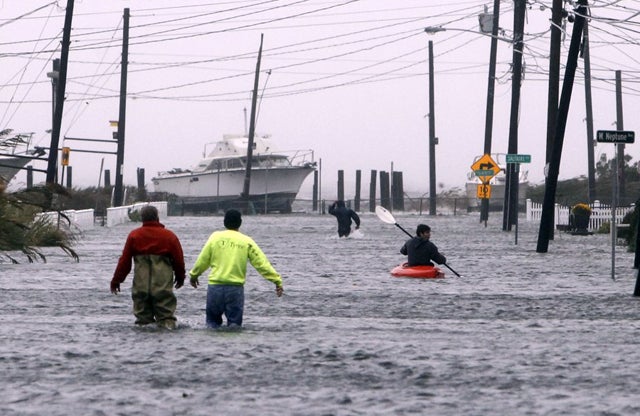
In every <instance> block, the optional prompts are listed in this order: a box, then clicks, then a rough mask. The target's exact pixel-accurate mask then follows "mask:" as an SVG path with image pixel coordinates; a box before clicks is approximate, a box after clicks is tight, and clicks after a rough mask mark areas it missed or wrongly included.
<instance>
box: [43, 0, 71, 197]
mask: <svg viewBox="0 0 640 416" xmlns="http://www.w3.org/2000/svg"><path fill="white" fill-rule="evenodd" d="M72 19H73V0H67V10H66V14H65V18H64V29H63V32H62V50H61V53H60V73H59V74H58V77H59V78H58V83H57V85H58V91H57V92H56V103H55V108H54V117H53V129H52V131H51V145H50V146H49V158H48V160H47V178H46V183H47V185H53V184H54V183H55V182H56V176H57V173H58V145H59V143H60V130H61V128H62V110H63V107H64V95H65V90H66V87H67V66H68V62H69V45H70V44H71V21H72Z"/></svg>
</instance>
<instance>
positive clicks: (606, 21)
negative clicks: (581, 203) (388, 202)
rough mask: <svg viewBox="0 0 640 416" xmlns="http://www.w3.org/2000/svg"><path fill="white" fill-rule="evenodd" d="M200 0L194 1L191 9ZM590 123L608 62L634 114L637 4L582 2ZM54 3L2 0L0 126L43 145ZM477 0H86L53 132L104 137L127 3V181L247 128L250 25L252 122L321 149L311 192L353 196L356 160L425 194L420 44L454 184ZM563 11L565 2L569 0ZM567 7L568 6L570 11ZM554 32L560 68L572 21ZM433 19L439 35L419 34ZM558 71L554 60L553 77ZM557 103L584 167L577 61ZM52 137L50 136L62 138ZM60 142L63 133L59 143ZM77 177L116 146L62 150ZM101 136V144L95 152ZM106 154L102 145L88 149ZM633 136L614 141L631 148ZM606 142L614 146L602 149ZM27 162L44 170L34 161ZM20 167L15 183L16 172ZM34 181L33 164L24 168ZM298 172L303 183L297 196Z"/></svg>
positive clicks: (473, 144)
mask: <svg viewBox="0 0 640 416" xmlns="http://www.w3.org/2000/svg"><path fill="white" fill-rule="evenodd" d="M198 3H200V4H198ZM551 3H552V2H551V0H545V1H530V2H529V7H528V10H527V20H526V26H525V32H526V35H525V52H524V65H525V74H524V80H523V83H522V92H521V107H520V125H519V144H518V153H520V154H530V155H531V156H532V161H531V163H530V164H527V165H523V169H527V170H528V171H529V179H530V181H531V182H532V183H534V184H538V183H542V182H543V181H544V173H543V172H544V159H545V146H546V144H545V141H546V124H547V122H546V119H547V110H546V107H547V89H548V81H547V78H548V75H547V74H548V58H547V57H548V53H549V52H548V51H549V38H550V19H551ZM589 3H590V4H591V5H592V6H593V7H592V8H591V15H592V19H591V21H590V26H589V27H590V39H591V65H592V88H593V91H592V93H593V114H594V129H596V130H612V129H615V122H616V107H615V105H616V104H615V103H616V101H615V71H616V70H621V71H622V84H623V94H624V96H623V106H624V129H625V130H632V131H637V130H639V129H638V123H640V117H638V116H637V114H638V111H639V109H640V87H639V84H638V80H639V75H640V72H639V68H640V65H638V64H639V59H640V58H639V57H640V47H639V45H638V42H639V40H640V18H639V17H638V13H639V12H640V1H633V0H622V1H613V0H607V1H590V2H589ZM66 4H67V2H66V1H64V0H60V1H58V2H48V1H35V0H24V1H17V0H4V1H1V2H0V66H1V67H2V70H1V71H0V79H1V85H2V88H1V89H0V103H1V106H0V109H1V110H0V114H1V117H0V120H1V122H0V128H2V129H5V128H10V129H13V130H14V133H33V139H34V142H35V144H38V145H42V146H48V145H49V142H50V135H49V134H48V133H47V131H48V130H49V129H51V95H52V93H51V82H50V79H49V78H47V72H48V71H50V70H51V65H52V60H53V59H54V58H59V57H60V40H61V38H62V29H63V26H64V16H65V7H66ZM485 6H487V7H488V8H489V12H491V10H492V8H493V1H491V0H486V1H476V0H467V1H465V0H460V1H456V0H447V1H445V0H433V1H431V0H430V1H424V0H394V1H389V0H386V1H385V0H360V1H357V0H306V1H305V0H298V1H296V0H227V1H222V0H221V1H200V2H197V1H191V2H190V1H188V0H185V1H180V2H177V1H164V0H135V1H133V0H130V1H127V0H110V1H104V0H82V1H78V0H77V1H76V2H75V7H74V16H73V24H72V26H73V30H72V33H71V40H72V46H71V51H70V55H69V68H68V84H67V88H66V92H67V94H66V96H67V100H66V103H65V107H64V117H63V126H62V136H66V137H80V138H94V139H109V138H111V136H112V132H113V131H114V128H113V127H111V126H110V124H109V121H110V120H116V119H117V118H118V111H119V89H120V66H121V64H120V60H121V51H122V26H123V12H124V9H125V8H129V9H130V15H131V17H130V41H129V42H130V44H129V71H128V88H127V90H128V99H127V118H126V133H125V134H126V148H125V158H124V182H125V184H126V185H135V184H136V169H137V168H139V167H140V168H145V171H146V179H147V184H148V186H149V190H153V187H152V185H151V181H150V179H151V177H152V176H153V175H155V174H156V173H157V172H158V171H163V170H169V169H171V168H175V167H181V168H189V167H191V166H193V165H195V164H196V162H197V161H198V159H199V158H200V157H201V156H202V152H203V149H204V145H205V144H206V143H211V142H215V141H216V140H218V139H219V138H221V136H222V135H223V134H225V133H243V132H244V131H245V125H246V119H245V112H244V110H245V109H246V111H247V113H248V112H249V110H250V106H251V90H252V89H253V82H254V72H255V68H256V59H257V52H258V48H259V45H260V35H261V34H264V46H263V56H262V65H261V74H260V84H259V85H260V97H261V99H260V102H259V115H258V123H257V131H258V132H262V133H267V134H271V135H272V138H273V141H274V146H275V147H277V148H279V149H282V150H291V149H313V150H314V151H315V158H316V160H322V188H323V189H322V196H323V197H324V198H327V199H333V198H335V196H336V194H335V193H336V183H337V177H338V175H337V171H338V170H339V169H342V170H344V172H345V179H346V180H347V184H346V188H345V193H346V197H347V198H352V197H353V194H354V192H355V190H354V188H353V182H354V178H355V172H356V170H358V169H359V170H361V171H362V178H363V183H362V186H363V192H364V194H365V195H366V193H367V192H368V186H369V175H370V171H371V170H372V169H375V170H378V171H380V170H385V171H390V170H391V169H392V166H393V170H394V171H402V172H403V174H404V187H405V191H406V192H408V193H409V194H411V195H422V194H426V193H428V191H429V168H428V166H429V165H428V161H429V150H428V149H429V147H428V137H429V130H428V125H429V124H428V118H427V116H428V113H429V105H428V103H429V100H428V97H429V88H428V86H429V84H428V77H429V73H428V68H429V66H428V64H429V62H428V42H429V41H433V48H434V77H435V88H434V92H435V109H434V116H435V134H436V136H437V137H438V138H439V144H438V145H437V146H436V155H435V157H436V165H437V168H436V181H437V183H439V184H442V185H443V187H444V188H445V189H449V188H454V187H457V188H460V189H463V188H464V183H465V181H466V175H467V172H468V171H469V167H470V165H471V164H472V162H473V159H474V157H475V156H477V155H480V154H482V153H483V149H484V131H485V111H486V96H487V81H488V79H487V78H488V62H489V47H490V38H489V37H487V36H485V35H483V34H481V33H480V31H479V24H478V17H479V15H480V14H481V13H483V11H484V7H485ZM567 7H569V6H567ZM568 11H570V12H571V11H572V10H571V9H569V10H568ZM566 25H567V26H566V30H567V35H566V37H565V38H564V39H563V43H562V58H561V62H562V67H563V68H564V64H565V63H566V55H567V51H568V48H569V42H570V35H571V29H572V27H573V25H572V24H571V23H566ZM430 26H440V27H442V28H445V29H446V30H445V31H440V32H438V33H435V34H427V33H425V32H424V29H425V27H430ZM512 26H513V2H512V1H503V2H502V3H501V16H500V27H501V28H502V29H504V31H503V32H502V33H501V38H504V39H507V40H508V39H510V38H511V37H512V34H513V32H512ZM512 52H513V51H512V48H511V44H510V43H509V42H508V41H501V42H499V45H498V65H497V70H496V76H497V82H496V94H495V97H496V98H495V107H494V114H495V117H494V126H493V146H492V151H493V152H500V153H506V152H507V144H508V134H509V118H510V105H511V73H510V65H511V62H512V58H513V55H512ZM563 75H564V70H562V74H561V81H562V76H563ZM576 81H577V82H576V85H575V87H574V90H573V99H572V103H571V108H570V111H569V121H568V124H567V129H566V135H565V144H564V151H563V158H562V164H561V168H560V177H561V179H563V178H571V177H576V176H580V175H586V174H587V140H586V124H585V114H586V111H585V104H584V75H583V61H582V60H580V62H579V72H578V73H577V75H576ZM61 139H62V137H61ZM61 144H62V143H61ZM65 145H67V146H70V147H71V148H72V153H71V165H72V166H73V168H74V186H79V187H84V186H96V185H97V184H98V180H99V177H100V165H101V161H102V159H104V168H105V169H110V170H111V172H112V183H113V181H114V176H113V173H114V172H115V156H112V155H94V154H87V153H84V154H83V153H73V148H74V147H75V148H87V144H86V143H82V144H81V143H79V142H70V141H67V142H65ZM105 146H106V147H105ZM93 147H94V148H96V147H99V148H100V149H102V150H108V151H115V145H113V146H111V145H104V146H98V145H96V144H93ZM639 147H640V145H638V144H633V145H628V146H627V153H629V154H630V155H631V156H632V157H633V161H637V160H638V159H640V148H639ZM603 153H606V154H607V155H608V157H609V158H610V157H612V156H613V155H614V149H613V145H611V144H598V145H597V146H596V148H595V156H596V160H597V159H598V158H599V157H600V155H601V154H603ZM40 167H44V165H43V166H40ZM24 178H25V175H23V174H21V175H19V176H18V178H17V180H16V182H15V184H14V186H15V185H20V184H22V185H24V181H25V179H24ZM39 180H42V181H43V180H44V175H42V178H39V177H36V181H39ZM311 185H312V183H311V177H310V178H309V180H307V182H305V184H304V185H303V189H302V191H301V194H307V195H308V194H310V191H311Z"/></svg>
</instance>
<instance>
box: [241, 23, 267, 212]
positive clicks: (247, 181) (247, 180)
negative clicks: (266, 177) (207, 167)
mask: <svg viewBox="0 0 640 416" xmlns="http://www.w3.org/2000/svg"><path fill="white" fill-rule="evenodd" d="M263 38H264V34H260V49H259V50H258V61H257V62H256V75H255V79H254V81H253V97H252V98H251V119H250V120H249V137H248V138H247V139H248V143H247V167H246V170H245V173H244V187H243V189H242V196H243V197H244V199H245V201H246V203H247V213H250V214H252V213H255V209H254V207H253V204H252V203H251V200H250V198H249V191H250V187H251V159H252V158H253V137H254V135H255V133H256V103H257V102H258V82H259V80H260V61H261V60H262V40H263ZM265 204H266V202H265ZM266 209H267V207H265V211H266Z"/></svg>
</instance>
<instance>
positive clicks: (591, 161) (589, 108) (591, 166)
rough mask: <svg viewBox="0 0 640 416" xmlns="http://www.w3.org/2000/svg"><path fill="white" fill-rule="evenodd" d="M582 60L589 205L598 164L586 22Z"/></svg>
mask: <svg viewBox="0 0 640 416" xmlns="http://www.w3.org/2000/svg"><path fill="white" fill-rule="evenodd" d="M582 59H583V60H584V98H585V100H584V101H585V105H586V112H587V178H588V188H589V203H590V204H591V203H593V201H595V200H596V199H597V197H596V172H595V170H596V164H595V157H594V150H593V147H594V145H595V141H594V140H593V104H592V100H591V58H590V56H589V22H588V21H585V22H584V29H583V34H582Z"/></svg>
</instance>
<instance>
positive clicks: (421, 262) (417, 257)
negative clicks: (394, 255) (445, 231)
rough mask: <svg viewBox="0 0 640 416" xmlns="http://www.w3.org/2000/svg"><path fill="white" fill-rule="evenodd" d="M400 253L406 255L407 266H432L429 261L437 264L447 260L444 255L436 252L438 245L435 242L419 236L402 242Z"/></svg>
mask: <svg viewBox="0 0 640 416" xmlns="http://www.w3.org/2000/svg"><path fill="white" fill-rule="evenodd" d="M400 253H402V254H404V255H405V256H408V257H407V263H409V266H433V263H432V262H431V261H435V262H436V263H438V264H444V263H446V262H447V259H446V257H445V256H443V255H442V254H440V253H439V252H438V247H436V245H435V244H433V243H432V242H431V241H429V240H425V239H423V238H420V237H413V238H412V239H411V240H408V241H407V242H406V243H404V245H403V246H402V248H401V249H400Z"/></svg>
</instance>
